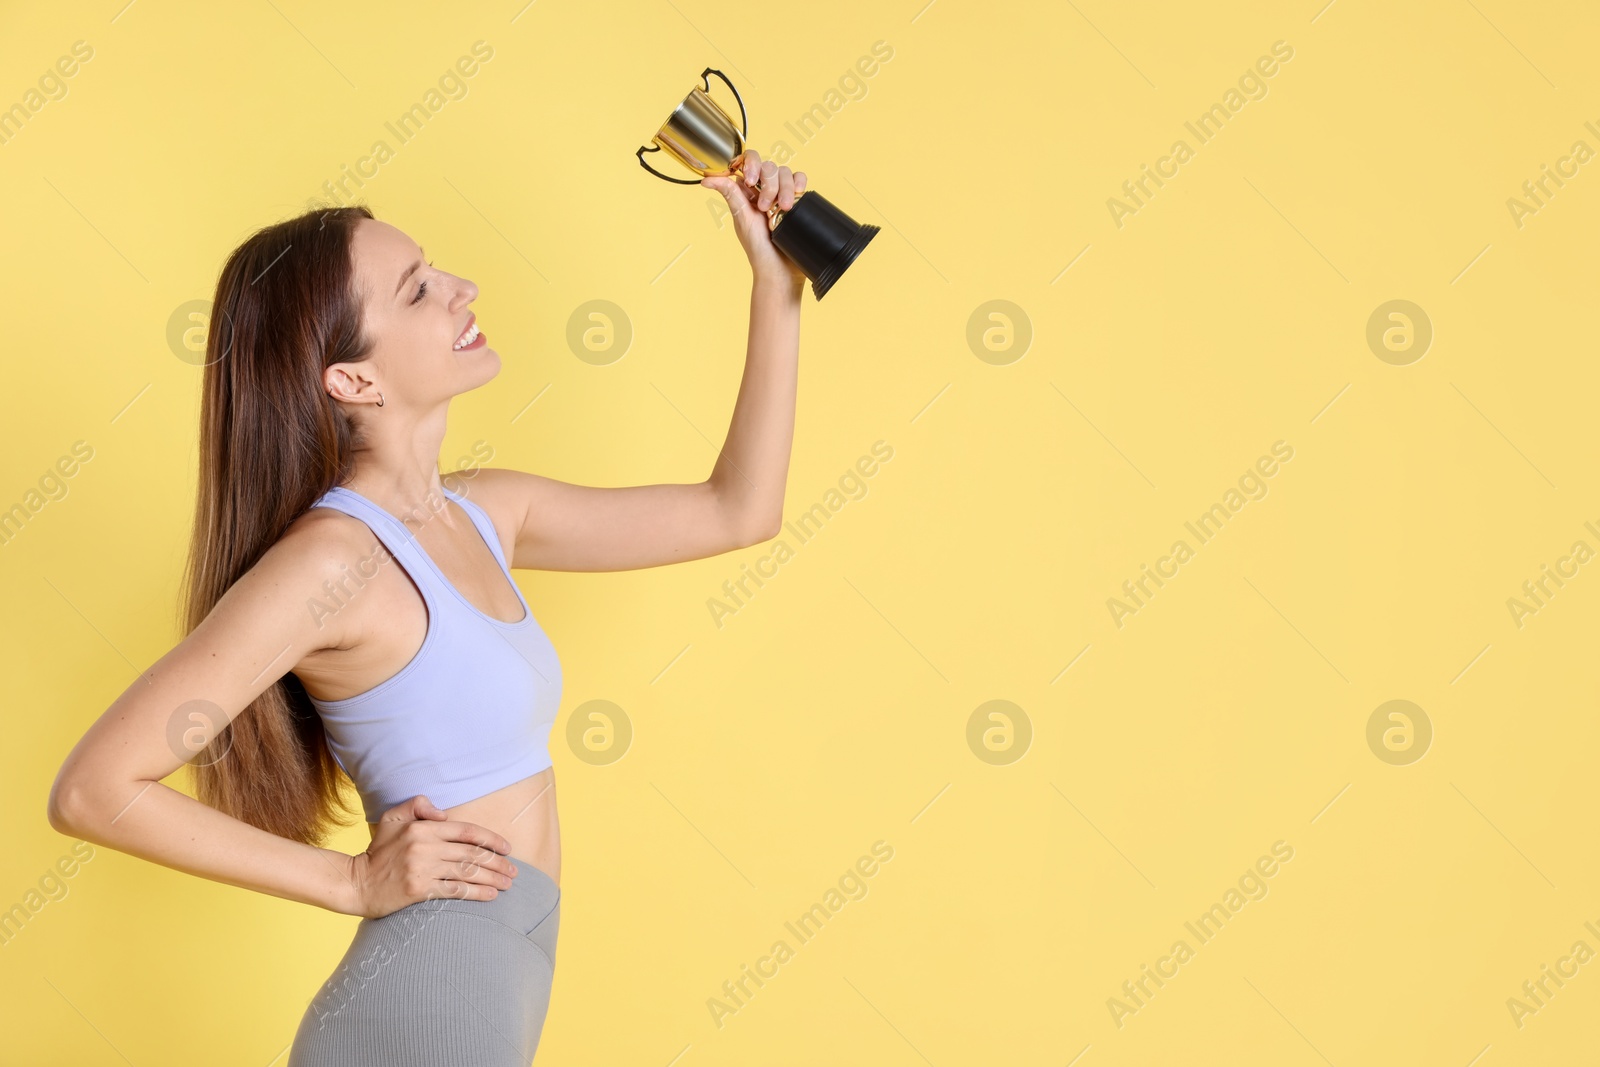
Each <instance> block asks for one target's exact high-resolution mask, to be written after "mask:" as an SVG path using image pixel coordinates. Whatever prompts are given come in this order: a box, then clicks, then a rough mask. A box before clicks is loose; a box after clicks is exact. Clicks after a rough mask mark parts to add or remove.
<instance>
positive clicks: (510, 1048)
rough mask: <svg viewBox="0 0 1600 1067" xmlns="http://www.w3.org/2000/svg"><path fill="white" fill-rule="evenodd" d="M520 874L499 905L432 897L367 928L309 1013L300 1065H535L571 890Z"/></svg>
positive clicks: (537, 874)
mask: <svg viewBox="0 0 1600 1067" xmlns="http://www.w3.org/2000/svg"><path fill="white" fill-rule="evenodd" d="M510 858H511V861H512V862H513V863H515V864H516V865H517V868H518V873H517V877H516V879H515V880H514V881H513V882H512V884H511V888H510V889H502V890H501V891H500V895H499V896H497V897H495V899H493V900H457V899H455V898H439V899H435V900H424V901H420V902H418V903H416V904H411V905H408V906H407V907H404V908H401V909H400V910H399V911H395V912H391V913H389V914H388V915H385V916H383V917H382V918H381V919H362V920H361V922H360V923H358V924H357V925H356V936H355V940H354V941H352V942H351V944H350V948H349V949H348V950H346V952H345V954H344V959H342V960H341V961H340V962H339V966H338V967H336V968H335V969H334V972H333V974H332V976H331V977H329V979H328V980H327V981H326V982H325V983H323V985H322V988H321V989H320V990H318V991H317V995H316V996H315V997H313V998H312V1000H311V1003H310V1005H308V1006H307V1008H306V1012H305V1015H304V1016H303V1017H302V1018H301V1020H300V1028H299V1030H298V1031H297V1032H296V1034H295V1038H294V1045H293V1047H292V1048H291V1049H290V1051H289V1063H288V1067H335V1065H337V1067H444V1065H446V1064H449V1065H451V1067H456V1065H462V1064H471V1065H474V1067H479V1065H481V1067H491V1065H496V1067H497V1065H499V1064H506V1065H508V1067H509V1065H512V1064H516V1065H517V1067H527V1065H528V1063H529V1061H530V1060H532V1059H533V1054H534V1050H535V1049H536V1048H537V1047H538V1045H539V1033H540V1031H541V1030H542V1029H543V1028H544V1017H545V1012H546V1010H547V1009H548V1008H549V1005H550V985H551V982H552V979H553V978H554V976H555V959H556V931H557V928H558V926H559V925H560V921H561V890H560V888H558V887H557V886H556V884H555V882H554V881H552V880H551V878H550V876H549V875H547V874H545V873H544V872H543V871H541V870H540V869H539V868H537V867H534V866H532V865H531V864H528V863H524V862H523V861H522V860H519V859H517V858H516V857H510Z"/></svg>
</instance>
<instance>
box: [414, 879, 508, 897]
mask: <svg viewBox="0 0 1600 1067" xmlns="http://www.w3.org/2000/svg"><path fill="white" fill-rule="evenodd" d="M499 895H500V890H498V889H496V888H495V887H494V886H492V885H475V884H473V883H472V882H453V881H449V880H446V879H443V878H436V879H434V881H433V885H432V886H431V887H430V888H429V890H428V897H427V899H437V898H439V897H454V898H455V899H457V900H493V899H494V898H495V897H497V896H499Z"/></svg>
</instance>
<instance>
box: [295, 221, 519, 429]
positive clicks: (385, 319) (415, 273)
mask: <svg viewBox="0 0 1600 1067" xmlns="http://www.w3.org/2000/svg"><path fill="white" fill-rule="evenodd" d="M350 254H351V260H352V265H353V268H354V274H355V285H356V289H357V292H358V293H360V295H361V301H362V328H363V331H364V332H365V333H366V335H367V336H368V337H370V338H371V339H372V342H373V348H372V354H371V356H370V357H369V358H368V359H366V360H364V361H362V362H359V363H336V364H334V365H333V366H331V367H329V368H328V369H327V370H326V371H324V372H323V379H324V383H325V386H326V388H327V389H328V391H329V392H331V393H332V394H333V395H334V396H336V397H338V398H339V399H341V400H345V401H350V402H357V403H359V402H363V401H366V402H373V403H375V402H376V401H377V399H378V394H379V393H380V392H381V393H382V394H383V399H384V406H385V407H386V408H388V407H389V406H390V405H393V404H396V403H398V404H399V405H400V406H401V407H402V408H405V409H408V410H426V409H429V408H432V407H435V406H437V405H438V404H440V403H442V402H444V401H447V400H449V399H450V398H451V397H453V396H455V395H457V394H459V393H464V392H466V391H467V390H469V389H476V388H477V387H478V386H480V385H482V384H484V383H485V382H487V381H489V380H490V379H491V378H493V377H494V376H495V375H496V374H498V373H499V371H500V354H499V353H498V352H496V351H495V350H494V349H492V348H490V347H489V344H488V337H487V335H484V334H481V333H477V334H476V336H474V334H475V333H476V330H477V319H476V316H475V315H474V314H473V312H472V307H471V305H472V302H473V301H474V300H476V299H477V298H478V287H477V286H476V285H474V284H472V282H470V281H469V280H467V279H466V278H458V277H457V276H456V275H454V274H450V273H448V272H446V271H442V270H439V269H438V268H437V267H434V266H433V265H431V264H430V263H428V262H427V257H426V256H425V255H424V254H423V251H422V249H421V248H419V247H418V245H417V243H416V242H415V241H413V240H412V239H411V238H409V237H407V236H406V235H405V233H403V232H402V231H400V230H398V229H396V228H395V227H393V226H390V225H389V224H388V223H386V222H379V221H377V220H376V219H362V220H361V221H360V223H359V224H358V226H357V227H356V232H355V236H354V238H353V240H352V242H351V250H350ZM463 336H465V337H467V338H471V339H472V343H471V344H470V345H465V346H461V347H458V342H459V341H460V340H461V339H462V337H463ZM391 410H392V408H391Z"/></svg>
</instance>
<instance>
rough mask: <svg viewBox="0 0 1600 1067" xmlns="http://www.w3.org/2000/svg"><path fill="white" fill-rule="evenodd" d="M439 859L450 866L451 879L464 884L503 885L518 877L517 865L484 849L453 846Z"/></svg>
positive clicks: (445, 850) (441, 853) (440, 855)
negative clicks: (458, 880)
mask: <svg viewBox="0 0 1600 1067" xmlns="http://www.w3.org/2000/svg"><path fill="white" fill-rule="evenodd" d="M439 859H440V860H441V861H442V862H444V863H447V864H449V865H450V872H451V873H450V877H452V878H459V879H461V880H462V881H464V882H485V883H488V884H492V885H501V884H503V882H509V881H510V880H511V879H513V878H515V877H516V876H517V865H516V864H514V863H512V862H511V860H510V859H508V858H507V857H505V856H501V855H499V854H498V853H494V852H489V851H486V850H483V849H473V848H466V847H463V846H460V845H453V846H451V847H449V848H446V849H444V850H443V851H442V852H440V854H439ZM495 879H500V881H495Z"/></svg>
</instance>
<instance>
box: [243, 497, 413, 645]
mask: <svg viewBox="0 0 1600 1067" xmlns="http://www.w3.org/2000/svg"><path fill="white" fill-rule="evenodd" d="M381 554H382V549H381V546H380V545H379V542H378V538H377V535H376V534H374V533H373V532H372V530H371V528H370V527H368V526H367V524H366V523H364V522H362V521H361V520H360V519H357V518H355V517H354V516H352V515H346V514H345V513H344V512H342V511H335V510H334V509H333V508H312V509H310V510H308V511H307V512H306V513H305V514H303V515H301V516H300V517H299V518H297V519H295V520H294V521H293V522H291V523H290V524H289V526H288V528H287V529H286V530H284V532H283V534H282V535H280V536H279V538H278V540H277V541H275V542H274V543H273V544H272V545H271V546H270V547H269V548H268V549H267V550H266V552H264V553H263V554H262V556H261V559H259V560H258V561H257V562H256V564H255V565H254V566H253V567H251V568H250V569H249V570H248V571H247V572H245V574H244V575H243V576H241V577H240V579H239V581H238V582H237V583H235V585H236V586H245V587H247V588H248V587H252V586H253V587H255V588H258V589H267V588H271V589H274V590H276V591H278V593H279V594H280V595H282V596H284V597H285V598H286V599H289V600H292V601H293V602H294V603H296V604H298V605H300V606H301V607H302V608H308V607H309V609H314V608H315V605H316V604H317V602H319V601H322V600H325V599H326V597H327V594H326V589H327V584H326V583H330V582H331V583H333V585H334V586H335V587H337V586H338V584H339V583H340V582H341V581H348V580H349V576H350V574H351V573H352V572H356V573H362V571H361V568H370V567H371V561H372V560H373V559H374V557H375V556H377V557H381ZM309 613H310V615H312V616H317V614H318V613H317V612H316V611H315V610H310V612H309ZM358 622H359V620H358V619H357V618H356V617H355V616H354V615H351V614H349V613H344V612H340V613H338V614H337V615H336V616H330V617H329V618H328V619H326V620H324V619H321V618H318V620H317V629H318V630H319V631H321V634H322V642H321V647H341V646H345V645H348V644H349V643H350V641H351V639H352V638H353V637H354V635H355V630H356V628H357V626H358Z"/></svg>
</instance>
